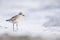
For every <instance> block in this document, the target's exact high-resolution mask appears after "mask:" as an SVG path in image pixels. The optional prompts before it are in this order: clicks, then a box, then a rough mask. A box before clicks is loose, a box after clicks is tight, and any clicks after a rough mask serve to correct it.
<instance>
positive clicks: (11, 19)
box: [6, 12, 24, 30]
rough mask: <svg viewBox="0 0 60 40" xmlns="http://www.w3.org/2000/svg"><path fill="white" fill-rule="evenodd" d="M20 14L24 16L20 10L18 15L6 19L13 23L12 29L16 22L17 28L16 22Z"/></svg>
mask: <svg viewBox="0 0 60 40" xmlns="http://www.w3.org/2000/svg"><path fill="white" fill-rule="evenodd" d="M21 16H24V14H23V13H22V12H20V13H19V14H18V15H15V16H13V17H12V18H10V19H8V20H6V21H9V22H12V23H13V30H14V26H15V24H16V27H17V30H18V23H19V21H20V18H21Z"/></svg>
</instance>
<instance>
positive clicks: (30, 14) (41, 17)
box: [0, 0, 60, 35]
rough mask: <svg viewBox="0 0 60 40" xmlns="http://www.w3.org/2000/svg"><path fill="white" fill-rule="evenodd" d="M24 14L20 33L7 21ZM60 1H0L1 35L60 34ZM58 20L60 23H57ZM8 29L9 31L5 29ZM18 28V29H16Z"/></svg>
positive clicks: (20, 24)
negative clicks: (14, 30)
mask: <svg viewBox="0 0 60 40" xmlns="http://www.w3.org/2000/svg"><path fill="white" fill-rule="evenodd" d="M19 12H23V14H24V15H25V16H24V17H22V20H21V21H20V23H19V31H17V32H13V29H12V23H10V22H6V21H5V20H7V19H9V18H11V17H12V16H14V15H17V14H18V13H19ZM59 18H60V0H0V26H2V27H0V34H2V33H5V32H7V33H9V34H18V35H27V34H28V35H30V34H32V35H38V34H46V33H47V34H51V33H60V32H59V24H60V21H59V20H60V19H59ZM57 20H58V21H57ZM5 27H7V29H5ZM15 28H16V27H15Z"/></svg>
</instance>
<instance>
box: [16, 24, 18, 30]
mask: <svg viewBox="0 0 60 40" xmlns="http://www.w3.org/2000/svg"><path fill="white" fill-rule="evenodd" d="M16 27H17V31H18V23H16Z"/></svg>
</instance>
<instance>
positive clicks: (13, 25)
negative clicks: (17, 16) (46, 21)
mask: <svg viewBox="0 0 60 40" xmlns="http://www.w3.org/2000/svg"><path fill="white" fill-rule="evenodd" d="M13 31H14V23H13Z"/></svg>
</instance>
